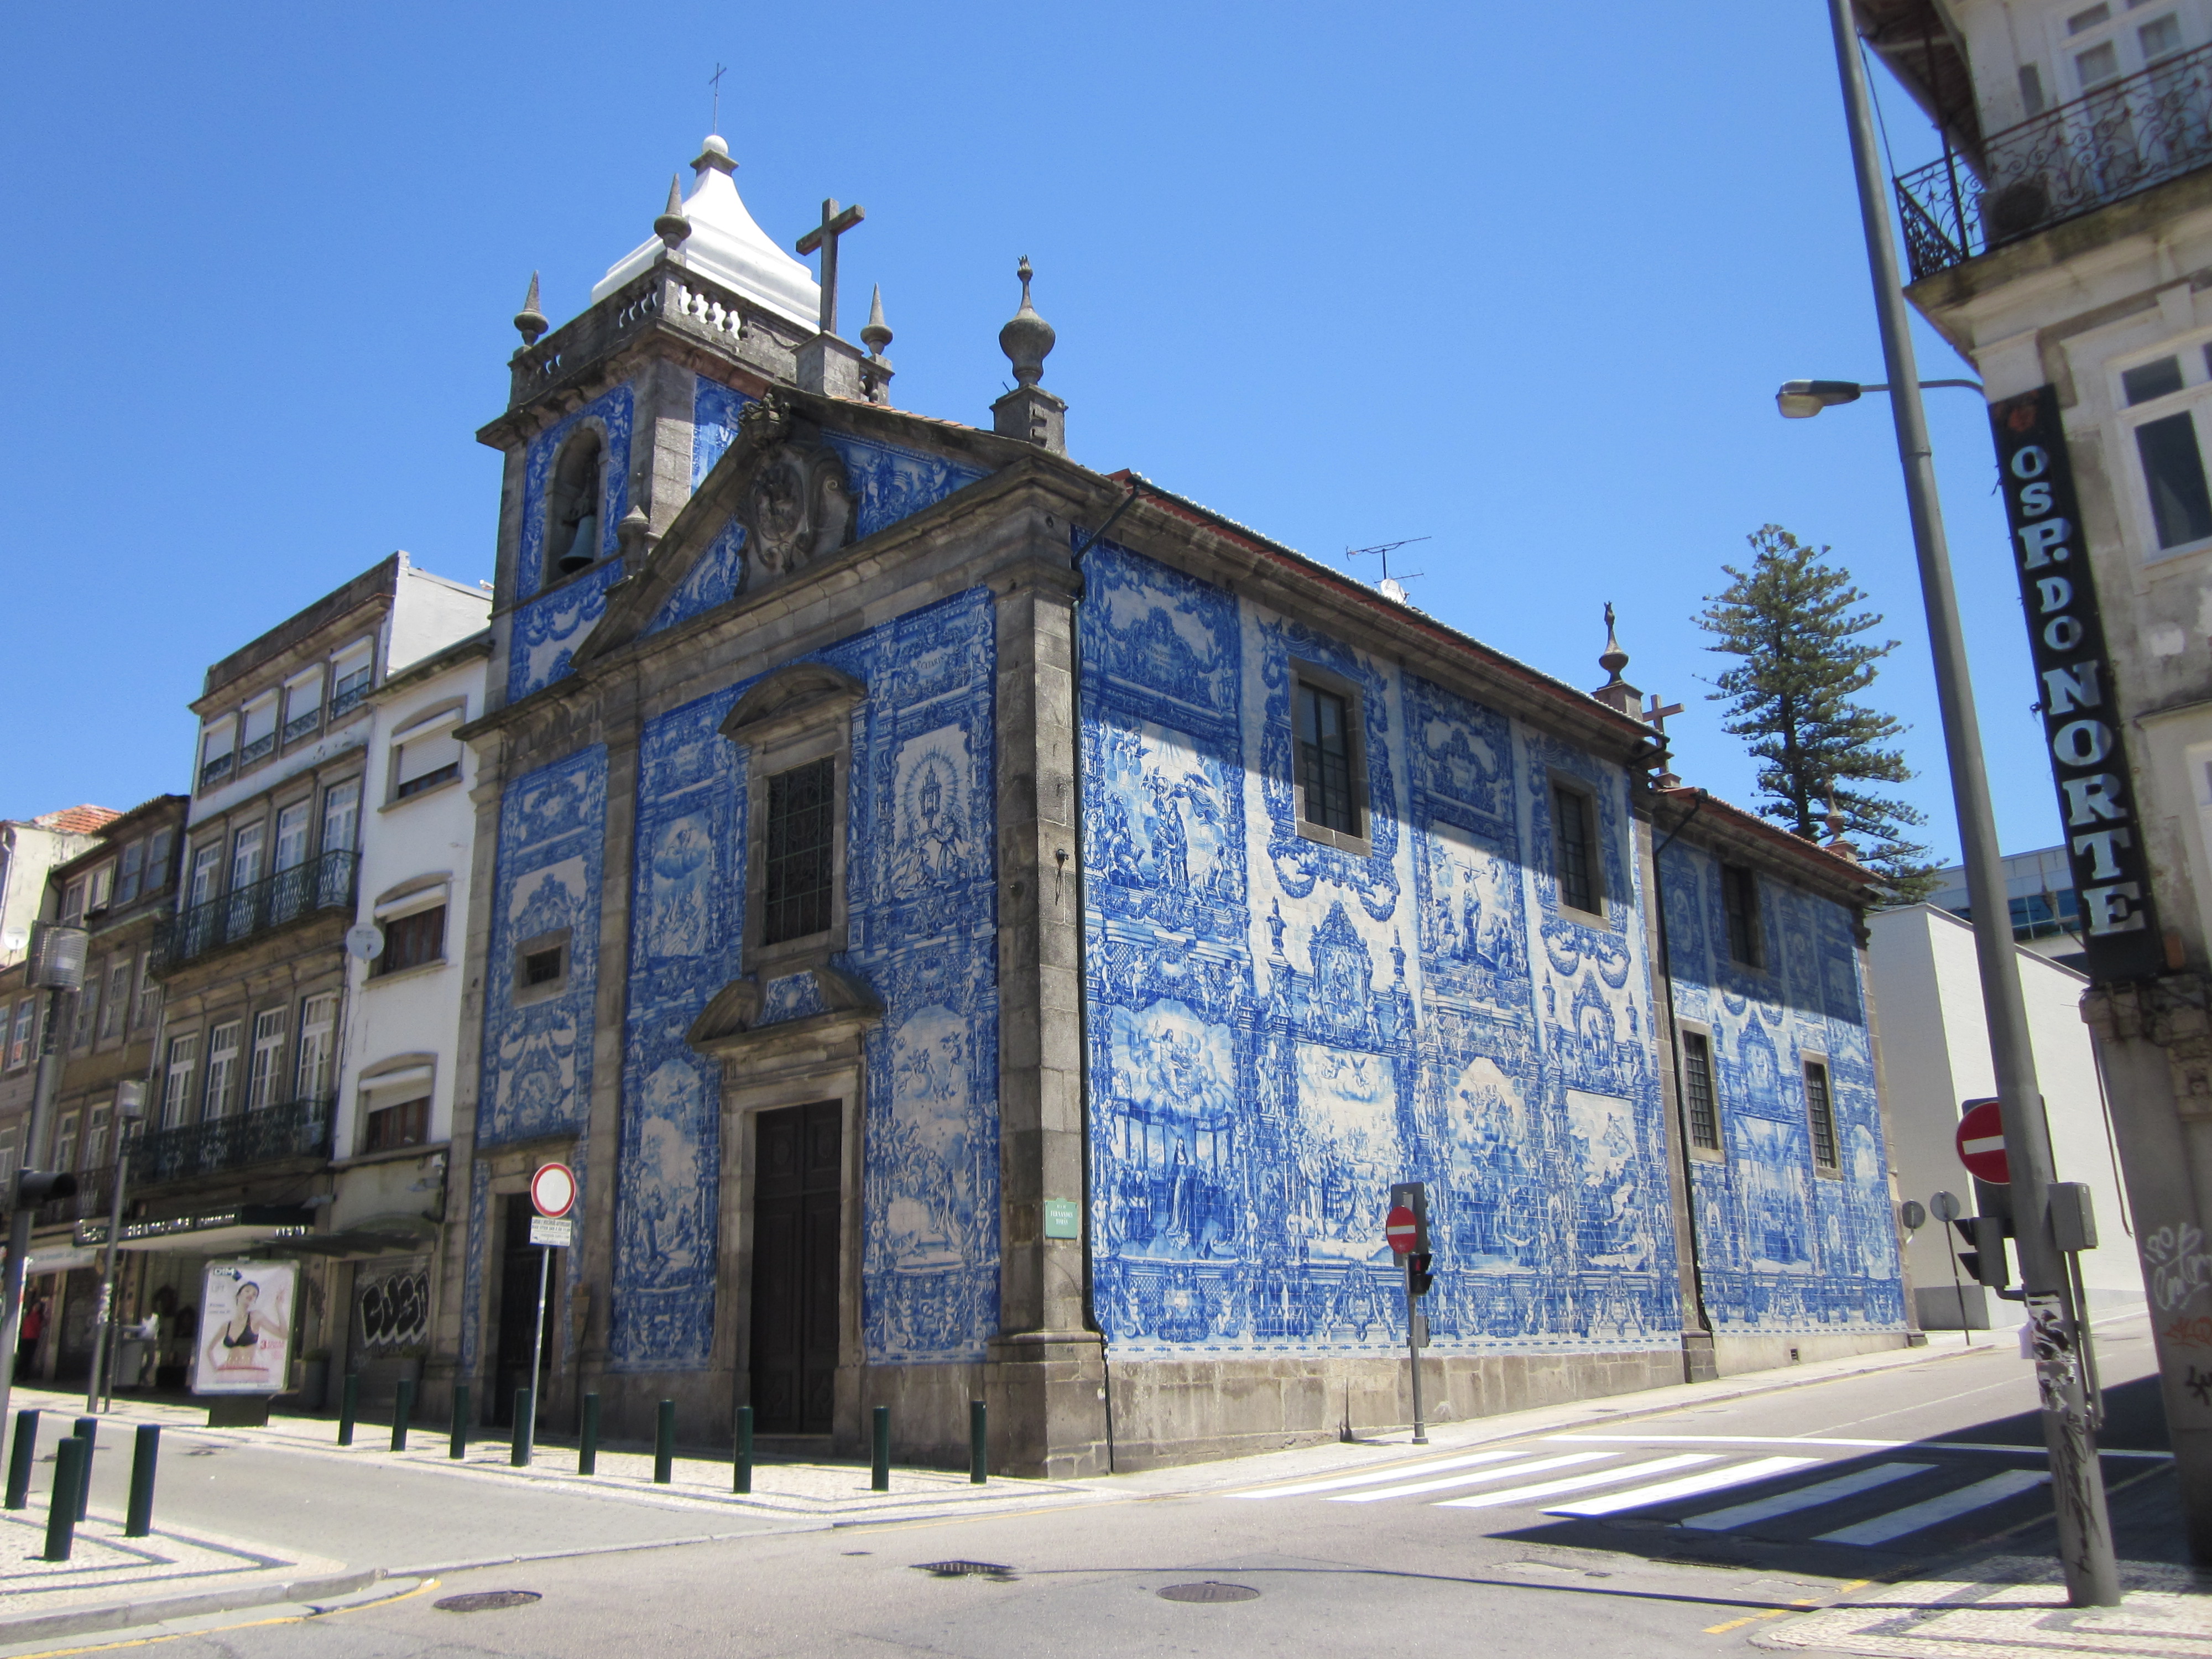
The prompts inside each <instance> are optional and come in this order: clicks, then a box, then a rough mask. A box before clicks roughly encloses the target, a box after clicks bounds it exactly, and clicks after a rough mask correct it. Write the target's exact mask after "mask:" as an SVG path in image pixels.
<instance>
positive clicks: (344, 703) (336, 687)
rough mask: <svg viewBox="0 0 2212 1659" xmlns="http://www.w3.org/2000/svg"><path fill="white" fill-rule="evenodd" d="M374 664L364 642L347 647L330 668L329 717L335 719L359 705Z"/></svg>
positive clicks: (365, 691) (364, 694) (366, 691)
mask: <svg viewBox="0 0 2212 1659" xmlns="http://www.w3.org/2000/svg"><path fill="white" fill-rule="evenodd" d="M373 667H374V663H373V662H372V661H371V659H370V654H369V647H368V645H366V644H362V645H358V646H350V647H348V648H347V649H346V651H345V653H344V654H343V655H342V656H340V657H339V658H338V659H337V665H335V666H334V667H333V668H332V669H331V719H332V720H337V719H338V718H339V717H340V716H342V715H345V714H351V713H352V712H353V711H354V710H355V709H356V708H360V707H361V704H362V699H363V698H364V697H366V696H368V680H369V671H370V670H371V669H372V668H373Z"/></svg>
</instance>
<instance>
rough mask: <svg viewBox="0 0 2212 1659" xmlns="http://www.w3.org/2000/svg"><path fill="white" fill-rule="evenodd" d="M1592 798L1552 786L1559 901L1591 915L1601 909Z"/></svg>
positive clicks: (1554, 854)
mask: <svg viewBox="0 0 2212 1659" xmlns="http://www.w3.org/2000/svg"><path fill="white" fill-rule="evenodd" d="M1592 816H1593V815H1592V813H1591V811H1590V799H1589V796H1588V795H1585V794H1584V793H1583V792H1582V791H1581V790H1579V789H1570V788H1568V787H1566V785H1565V784H1562V783H1555V784H1553V786H1552V840H1553V865H1554V871H1555V873H1556V874H1557V875H1558V877H1559V902H1560V903H1562V904H1564V905H1566V906H1568V907H1569V908H1572V909H1576V910H1587V911H1588V912H1589V913H1590V914H1591V915H1599V914H1601V912H1600V911H1599V909H1598V902H1599V893H1598V884H1597V837H1596V835H1595V825H1594V824H1593V823H1591V817H1592Z"/></svg>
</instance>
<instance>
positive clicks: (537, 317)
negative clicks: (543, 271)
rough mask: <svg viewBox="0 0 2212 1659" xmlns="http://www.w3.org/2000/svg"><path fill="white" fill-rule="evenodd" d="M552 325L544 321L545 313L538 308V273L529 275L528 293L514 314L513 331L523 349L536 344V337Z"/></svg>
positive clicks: (533, 272)
mask: <svg viewBox="0 0 2212 1659" xmlns="http://www.w3.org/2000/svg"><path fill="white" fill-rule="evenodd" d="M552 326H553V325H552V324H550V323H549V322H547V321H546V320H545V313H544V312H542V311H540V310H539V309H538V273H537V272H536V271H534V270H533V271H532V272H531V273H530V292H529V293H528V294H526V295H524V296H523V300H522V309H521V310H520V311H518V312H516V313H514V327H515V331H516V332H517V333H519V334H520V335H521V336H522V343H523V344H524V346H525V347H529V346H534V345H536V344H537V343H538V336H539V335H541V334H543V333H544V331H546V330H547V329H549V328H550V327H552Z"/></svg>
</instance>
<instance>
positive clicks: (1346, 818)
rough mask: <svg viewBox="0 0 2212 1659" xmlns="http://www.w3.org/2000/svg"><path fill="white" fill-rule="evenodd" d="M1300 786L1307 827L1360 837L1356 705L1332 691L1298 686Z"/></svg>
mask: <svg viewBox="0 0 2212 1659" xmlns="http://www.w3.org/2000/svg"><path fill="white" fill-rule="evenodd" d="M1298 783H1299V786H1300V787H1301V788H1303V789H1304V793H1305V817H1306V822H1307V823H1313V824H1318V825H1320V826H1321V828H1322V829H1334V830H1335V831H1337V832H1338V833H1339V834H1340V835H1346V836H1356V835H1358V833H1359V808H1358V802H1356V801H1355V800H1354V799H1352V703H1351V700H1350V699H1349V698H1346V697H1340V696H1338V695H1337V694H1336V693H1335V692H1334V691H1324V690H1322V689H1321V687H1319V686H1317V685H1308V684H1304V682H1303V681H1302V682H1300V683H1299V685H1298Z"/></svg>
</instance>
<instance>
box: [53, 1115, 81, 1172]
mask: <svg viewBox="0 0 2212 1659" xmlns="http://www.w3.org/2000/svg"><path fill="white" fill-rule="evenodd" d="M54 1168H56V1169H57V1170H74V1169H76V1113H75V1112H64V1113H63V1114H62V1115H61V1121H60V1122H58V1123H57V1124H56V1125H55V1126H54Z"/></svg>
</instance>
